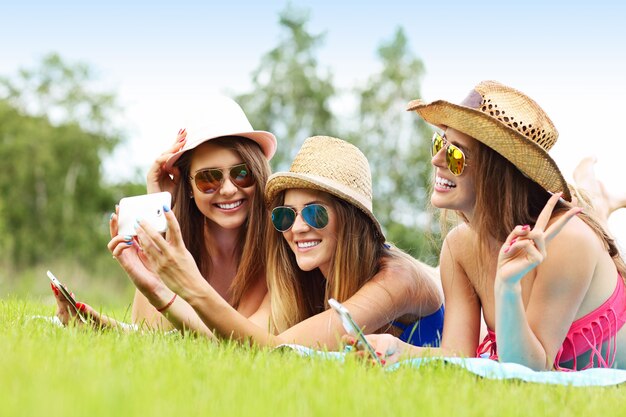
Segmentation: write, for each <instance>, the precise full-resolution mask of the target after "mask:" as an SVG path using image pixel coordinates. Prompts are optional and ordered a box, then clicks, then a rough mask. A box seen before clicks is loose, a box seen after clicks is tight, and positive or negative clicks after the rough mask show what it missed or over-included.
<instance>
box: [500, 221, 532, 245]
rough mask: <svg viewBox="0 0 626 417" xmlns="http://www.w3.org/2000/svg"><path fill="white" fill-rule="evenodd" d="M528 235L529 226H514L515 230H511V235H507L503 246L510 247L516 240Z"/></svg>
mask: <svg viewBox="0 0 626 417" xmlns="http://www.w3.org/2000/svg"><path fill="white" fill-rule="evenodd" d="M529 233H530V226H529V225H527V224H525V225H523V226H522V225H518V226H515V229H513V230H512V231H511V233H509V235H508V236H507V238H506V240H505V241H504V246H511V245H512V244H513V243H515V242H516V241H517V240H520V238H522V237H526V236H528V234H529Z"/></svg>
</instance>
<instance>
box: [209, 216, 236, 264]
mask: <svg viewBox="0 0 626 417" xmlns="http://www.w3.org/2000/svg"><path fill="white" fill-rule="evenodd" d="M240 230H241V228H240V227H238V228H235V229H225V228H223V227H221V226H219V225H217V224H216V223H214V222H212V221H207V222H206V228H205V231H206V234H205V241H206V244H207V247H208V248H209V250H210V251H211V253H214V254H216V255H217V256H218V257H221V258H223V257H227V256H233V255H234V254H235V253H236V250H237V249H238V243H239V239H238V237H239V232H240Z"/></svg>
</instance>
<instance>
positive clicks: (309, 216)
mask: <svg viewBox="0 0 626 417" xmlns="http://www.w3.org/2000/svg"><path fill="white" fill-rule="evenodd" d="M300 214H301V215H302V218H303V219H304V221H305V222H306V223H307V224H308V225H309V226H311V227H313V228H314V229H323V228H324V227H326V225H328V211H327V210H326V207H324V206H322V205H320V204H311V205H309V206H306V207H305V208H303V209H302V211H301V212H300Z"/></svg>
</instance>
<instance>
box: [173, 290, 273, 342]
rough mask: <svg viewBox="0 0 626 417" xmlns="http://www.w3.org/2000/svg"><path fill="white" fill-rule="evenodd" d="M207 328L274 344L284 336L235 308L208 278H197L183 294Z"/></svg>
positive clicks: (242, 339) (246, 339)
mask: <svg viewBox="0 0 626 417" xmlns="http://www.w3.org/2000/svg"><path fill="white" fill-rule="evenodd" d="M183 296H184V298H185V300H186V301H187V302H188V305H189V306H190V307H191V308H193V310H194V311H195V312H196V314H197V316H198V317H199V318H200V319H201V320H202V322H203V324H204V325H205V326H206V327H207V329H212V330H213V331H214V332H215V333H216V334H219V335H220V336H222V337H223V338H226V339H233V340H237V341H239V342H244V343H254V344H257V345H259V346H270V347H274V346H277V345H279V344H281V343H283V340H282V339H281V338H279V337H277V336H275V335H273V334H271V333H270V331H269V328H262V327H259V326H257V325H256V324H254V323H253V322H252V321H250V320H249V319H248V318H246V317H244V316H243V315H242V314H241V313H239V312H238V311H237V310H235V309H234V308H233V307H232V306H231V305H230V304H228V302H226V300H224V299H223V298H222V297H221V296H220V295H219V294H218V293H217V291H215V290H214V289H213V287H211V286H210V285H209V284H208V283H207V282H205V281H203V282H198V283H197V284H196V285H194V287H193V288H190V289H188V291H185V294H184V295H183Z"/></svg>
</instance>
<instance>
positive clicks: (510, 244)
mask: <svg viewBox="0 0 626 417" xmlns="http://www.w3.org/2000/svg"><path fill="white" fill-rule="evenodd" d="M515 242H517V238H515V239H513V240H512V241H511V243H509V246H513V244H514V243H515Z"/></svg>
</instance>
